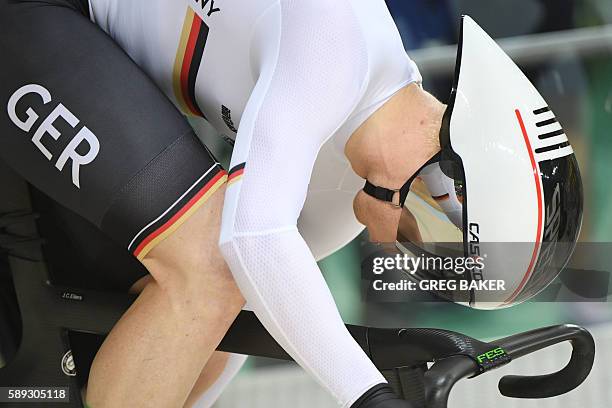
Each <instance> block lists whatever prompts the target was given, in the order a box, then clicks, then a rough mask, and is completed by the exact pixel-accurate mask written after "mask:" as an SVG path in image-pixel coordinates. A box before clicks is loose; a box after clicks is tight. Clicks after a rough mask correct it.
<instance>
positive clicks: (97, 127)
mask: <svg viewBox="0 0 612 408" xmlns="http://www.w3.org/2000/svg"><path fill="white" fill-rule="evenodd" d="M0 64H1V67H0V160H3V161H4V162H6V163H7V164H8V165H9V166H10V167H12V168H13V169H14V170H15V171H17V172H18V173H19V174H21V175H22V176H23V177H24V178H25V179H26V180H28V181H29V182H30V183H31V184H33V185H35V186H36V187H37V188H39V189H40V190H42V191H43V192H45V193H46V194H47V195H49V196H50V197H51V198H53V199H54V200H56V201H58V202H59V203H61V204H63V205H64V206H66V207H68V208H70V209H71V210H73V211H74V212H76V213H77V214H79V215H81V216H83V217H85V218H86V219H88V220H89V221H91V222H92V223H94V224H95V225H96V226H97V227H98V228H100V229H101V230H102V231H103V232H105V233H106V234H107V235H109V236H110V237H111V238H112V239H113V240H115V241H116V242H118V243H119V244H121V245H122V246H123V247H125V248H128V250H129V251H130V252H131V253H133V254H134V255H135V256H136V257H137V258H139V259H142V258H143V257H144V256H145V255H146V254H147V252H148V251H150V250H151V249H152V248H153V247H154V246H155V245H156V244H157V243H159V242H160V241H161V240H163V239H164V238H165V237H166V236H168V235H169V234H170V233H172V232H173V231H174V230H175V229H176V228H178V226H179V225H181V223H182V222H184V220H186V219H187V218H188V217H189V215H191V214H192V213H193V212H194V211H195V210H196V209H197V208H198V207H199V206H201V205H202V204H203V203H204V202H205V201H206V199H207V198H208V197H210V195H212V194H213V193H214V192H215V191H216V190H217V189H218V188H219V187H220V186H221V185H222V184H223V183H224V182H225V180H226V174H225V171H224V170H223V168H222V167H221V166H220V165H219V164H218V163H217V161H216V160H215V158H214V157H213V156H212V155H211V154H210V152H209V151H208V150H207V149H206V147H205V146H204V145H203V144H202V143H201V142H200V141H199V140H198V139H197V137H196V136H195V134H194V132H193V130H192V129H191V127H190V126H189V124H188V123H187V121H186V120H185V118H184V117H183V116H182V115H181V114H180V112H179V111H178V110H177V109H176V108H175V107H174V105H172V103H171V102H170V101H169V100H168V98H167V97H166V96H165V95H164V94H163V93H162V92H161V91H160V90H159V89H158V88H157V87H156V85H155V84H154V83H153V82H152V81H151V80H150V79H149V78H148V77H147V75H146V74H144V73H143V72H142V71H141V70H140V69H139V67H138V66H137V65H136V64H135V63H134V62H133V61H132V60H131V59H130V58H129V57H128V56H127V55H126V54H125V52H124V51H123V50H122V49H121V48H120V47H119V46H118V45H117V44H116V43H115V42H114V41H113V40H112V39H111V38H109V37H108V36H107V35H106V34H105V33H104V32H103V31H102V30H100V29H99V28H98V27H97V26H95V25H94V24H92V23H91V22H90V20H89V19H88V17H87V6H86V4H84V3H82V2H81V0H45V1H43V0H39V1H32V0H30V1H28V0H0Z"/></svg>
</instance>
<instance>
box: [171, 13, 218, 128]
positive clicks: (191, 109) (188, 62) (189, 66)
mask: <svg viewBox="0 0 612 408" xmlns="http://www.w3.org/2000/svg"><path fill="white" fill-rule="evenodd" d="M208 32H209V28H208V26H207V25H206V23H205V22H204V21H202V19H201V18H200V16H198V15H197V14H196V13H195V11H194V10H193V9H192V8H191V7H189V8H188V9H187V14H186V16H185V21H184V23H183V30H182V32H181V39H180V41H179V47H178V49H177V51H176V59H175V61H174V71H173V81H174V94H175V96H176V99H177V100H178V101H179V104H180V105H181V108H182V109H183V111H185V112H187V113H190V114H192V115H195V116H201V117H204V114H203V113H202V110H201V109H200V107H199V106H198V102H197V100H196V97H195V84H196V79H197V76H198V71H199V69H200V65H201V64H202V57H203V56H204V48H205V47H206V42H207V40H208Z"/></svg>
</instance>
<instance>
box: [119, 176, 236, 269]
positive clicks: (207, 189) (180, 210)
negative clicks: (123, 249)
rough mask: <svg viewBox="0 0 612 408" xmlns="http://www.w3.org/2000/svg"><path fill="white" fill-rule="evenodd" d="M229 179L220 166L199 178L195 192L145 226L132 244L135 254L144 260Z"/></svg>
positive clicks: (194, 187) (186, 195)
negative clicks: (139, 238)
mask: <svg viewBox="0 0 612 408" xmlns="http://www.w3.org/2000/svg"><path fill="white" fill-rule="evenodd" d="M226 181H227V173H226V172H225V170H223V169H222V168H221V167H220V166H215V169H214V170H213V171H211V172H209V173H208V174H206V175H205V176H204V177H202V178H201V179H200V180H198V181H197V182H196V183H195V184H194V185H193V186H192V187H191V188H190V189H189V190H188V192H189V191H191V192H195V193H193V194H185V196H184V197H182V198H181V199H180V200H179V201H178V202H176V203H174V204H173V206H172V207H171V208H172V210H173V211H167V212H166V213H164V215H163V216H162V217H160V218H159V219H158V220H156V221H155V222H153V223H152V224H150V225H149V226H147V227H145V230H144V233H143V234H140V235H142V236H143V238H142V239H141V240H140V241H137V242H134V243H133V244H132V245H131V246H130V249H131V248H132V247H135V248H136V249H134V250H133V254H134V256H135V257H136V258H138V259H139V260H142V259H143V258H144V257H145V256H146V255H147V254H148V253H149V252H150V251H151V250H152V249H153V248H155V246H156V245H157V244H159V243H160V242H161V241H163V240H164V239H165V238H167V237H168V236H169V235H171V234H172V233H173V232H174V231H176V230H177V229H178V228H179V227H180V226H181V225H182V224H183V223H184V222H185V221H186V220H187V219H189V217H190V216H191V215H192V214H193V213H195V212H196V211H197V209H198V208H200V207H201V206H202V205H203V204H204V203H205V202H206V201H207V200H208V199H209V198H210V196H212V195H213V194H214V193H215V191H217V190H218V189H219V187H221V186H222V185H223V184H224V183H225V182H226Z"/></svg>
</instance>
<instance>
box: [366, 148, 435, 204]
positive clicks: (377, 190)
mask: <svg viewBox="0 0 612 408" xmlns="http://www.w3.org/2000/svg"><path fill="white" fill-rule="evenodd" d="M440 156H441V152H438V153H436V154H435V155H434V156H433V157H432V158H431V159H429V160H427V161H426V162H425V164H423V165H422V166H421V167H420V168H419V169H418V170H417V171H415V172H414V174H413V175H412V176H411V177H410V178H409V179H408V181H406V182H405V183H404V185H403V186H402V187H400V188H399V189H391V188H386V187H380V186H377V185H375V184H372V183H370V181H369V180H367V179H366V182H365V185H364V186H363V192H364V193H366V194H367V195H369V196H371V197H374V198H376V199H377V200H380V201H384V202H387V203H390V204H391V205H393V206H394V207H397V208H401V207H403V206H404V203H405V202H406V198H407V197H408V193H409V192H410V186H411V185H412V182H413V181H414V179H415V178H417V176H418V175H419V173H420V172H421V170H423V169H424V168H425V167H426V166H428V165H430V164H432V163H436V162H438V161H440ZM396 195H397V198H396Z"/></svg>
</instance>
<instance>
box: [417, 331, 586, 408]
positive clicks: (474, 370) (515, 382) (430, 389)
mask: <svg viewBox="0 0 612 408" xmlns="http://www.w3.org/2000/svg"><path fill="white" fill-rule="evenodd" d="M457 336H459V338H463V337H466V336H463V335H460V334H457ZM565 341H569V342H570V343H571V345H572V354H571V358H570V361H569V363H568V364H567V365H566V366H565V367H564V368H563V369H561V370H559V371H557V372H555V373H551V374H545V375H537V376H516V375H508V376H505V377H503V378H502V379H501V380H500V382H499V390H500V392H501V393H502V395H504V396H507V397H514V398H548V397H554V396H557V395H561V394H564V393H566V392H568V391H571V390H573V389H574V388H576V387H578V386H579V385H580V384H582V382H583V381H584V380H585V379H586V378H587V376H588V375H589V373H590V371H591V368H592V367H593V362H594V359H595V342H594V340H593V337H592V336H591V334H590V333H589V332H588V331H587V330H585V329H583V328H581V327H578V326H575V325H560V326H552V327H546V328H542V329H537V330H532V331H529V332H525V333H520V334H516V335H513V336H509V337H506V338H503V339H500V340H498V341H496V342H495V344H496V345H498V346H499V347H501V348H503V349H504V350H505V351H506V353H507V354H508V355H509V356H510V357H511V358H512V359H517V358H520V357H523V356H526V355H528V354H531V353H533V352H535V351H538V350H541V349H543V348H546V347H550V346H552V345H554V344H558V343H562V342H565ZM481 372H482V370H481V368H480V367H479V366H478V364H477V363H476V362H475V361H474V360H473V359H472V358H470V357H468V356H465V355H461V354H457V355H452V356H450V357H447V358H443V359H441V360H438V361H436V362H435V363H434V364H433V366H432V367H431V368H430V369H429V370H428V371H427V372H426V373H425V378H424V381H425V400H426V407H427V408H446V406H447V403H448V397H449V394H450V391H451V389H452V388H453V386H454V385H455V384H456V383H457V382H458V381H460V380H461V379H464V378H469V377H474V376H476V375H478V374H480V373H481Z"/></svg>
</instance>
